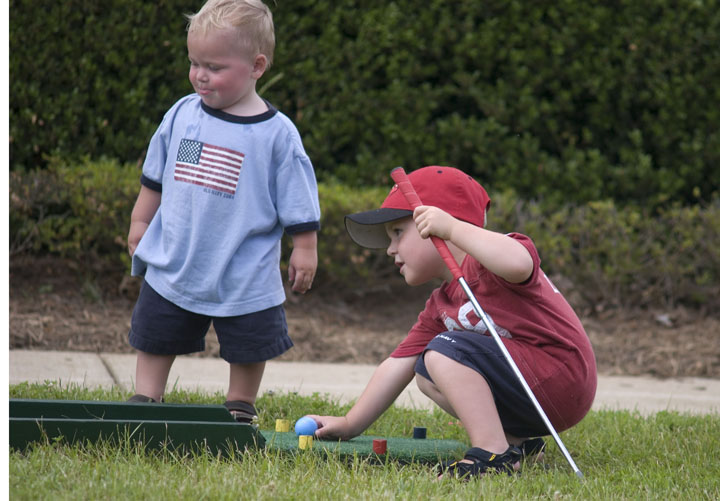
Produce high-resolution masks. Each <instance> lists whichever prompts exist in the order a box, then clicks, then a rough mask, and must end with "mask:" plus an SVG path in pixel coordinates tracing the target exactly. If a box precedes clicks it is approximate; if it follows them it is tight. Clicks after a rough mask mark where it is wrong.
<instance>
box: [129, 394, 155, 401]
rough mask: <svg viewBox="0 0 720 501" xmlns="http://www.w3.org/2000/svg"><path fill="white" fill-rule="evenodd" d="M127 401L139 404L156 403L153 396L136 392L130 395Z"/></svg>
mask: <svg viewBox="0 0 720 501" xmlns="http://www.w3.org/2000/svg"><path fill="white" fill-rule="evenodd" d="M127 401H128V402H134V403H141V404H149V403H157V400H155V399H154V398H151V397H148V396H146V395H141V394H139V393H136V394H135V395H133V396H132V397H130V398H128V399H127Z"/></svg>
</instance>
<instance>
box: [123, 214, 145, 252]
mask: <svg viewBox="0 0 720 501" xmlns="http://www.w3.org/2000/svg"><path fill="white" fill-rule="evenodd" d="M147 228H148V224H147V223H142V222H134V223H130V231H129V233H128V239H127V243H128V253H129V254H130V255H131V256H132V255H133V254H135V249H137V246H138V244H139V243H140V239H141V238H142V236H143V235H144V234H145V231H146V230H147Z"/></svg>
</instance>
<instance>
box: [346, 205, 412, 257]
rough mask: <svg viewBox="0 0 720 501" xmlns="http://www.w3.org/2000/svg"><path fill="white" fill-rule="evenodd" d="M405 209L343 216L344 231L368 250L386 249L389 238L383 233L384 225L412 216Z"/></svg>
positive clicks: (378, 210)
mask: <svg viewBox="0 0 720 501" xmlns="http://www.w3.org/2000/svg"><path fill="white" fill-rule="evenodd" d="M412 214H413V213H412V211H410V210H405V209H375V210H369V211H366V212H358V213H356V214H350V215H348V216H345V229H346V230H347V232H348V234H349V235H350V238H352V239H353V241H354V242H355V243H356V244H358V245H360V246H362V247H367V248H368V249H386V248H387V246H388V245H389V244H390V237H388V234H387V232H386V231H385V223H389V222H391V221H396V220H398V219H402V218H404V217H409V216H412Z"/></svg>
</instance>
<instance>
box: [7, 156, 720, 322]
mask: <svg viewBox="0 0 720 501" xmlns="http://www.w3.org/2000/svg"><path fill="white" fill-rule="evenodd" d="M139 174H140V170H139V167H138V166H137V165H133V164H119V163H118V162H116V161H111V160H104V161H99V162H90V161H87V160H86V161H82V162H78V163H69V164H66V163H53V164H51V165H50V166H49V168H48V169H47V170H46V171H44V172H39V171H30V172H25V171H21V170H16V171H13V172H11V173H10V190H11V197H10V253H11V257H12V256H14V255H17V254H20V253H37V254H42V253H51V254H54V255H59V256H64V257H68V258H71V259H73V260H76V261H77V262H79V263H82V264H83V267H85V268H87V267H88V265H90V264H93V263H96V262H98V261H101V262H103V263H104V268H105V269H107V268H108V267H109V268H115V269H116V270H118V271H123V270H124V271H127V270H128V264H129V259H128V257H127V248H126V237H127V231H128V228H129V220H130V212H131V210H132V206H133V204H134V202H135V198H136V196H137V192H138V190H139ZM388 188H389V185H386V186H385V187H377V188H372V189H351V188H348V187H347V186H346V185H343V184H340V183H337V182H322V183H320V186H319V191H320V203H321V207H322V210H323V215H322V221H321V224H322V230H321V232H320V238H319V248H318V252H319V258H320V265H319V270H318V277H317V279H316V282H315V288H321V287H326V288H330V287H334V288H340V289H342V288H345V289H344V290H349V289H351V288H361V287H368V286H370V285H372V284H377V283H382V282H383V281H384V280H387V279H389V278H391V277H397V270H396V268H395V266H394V264H393V263H392V261H391V260H390V259H389V258H388V257H387V256H386V255H385V252H384V251H369V250H367V249H362V248H360V247H359V246H357V245H355V244H354V243H352V241H351V240H350V238H349V237H348V236H347V233H346V231H345V228H344V222H343V219H344V216H345V215H346V214H349V213H351V212H356V211H362V210H368V209H371V208H376V207H377V206H378V205H379V204H380V202H381V201H382V200H383V198H384V197H385V195H386V194H387V189H388ZM488 188H489V190H490V194H491V196H492V199H493V202H492V206H491V210H490V213H489V218H488V219H489V224H488V226H489V228H490V229H493V230H496V231H502V232H509V231H519V232H522V233H526V234H527V235H529V236H530V237H532V238H533V240H534V241H535V243H536V245H537V247H538V250H539V252H540V256H541V258H542V260H543V268H544V269H545V271H546V272H547V273H548V275H550V276H551V277H552V278H553V279H554V280H555V281H556V282H557V284H558V285H559V286H560V288H561V289H562V290H563V291H564V292H566V293H567V294H568V296H569V297H570V298H571V301H572V302H573V304H574V305H575V306H577V307H578V308H586V309H602V308H612V307H674V306H678V305H687V306H693V307H702V308H706V309H708V310H712V309H713V308H714V309H717V308H719V307H720V285H719V284H720V198H717V199H715V200H714V201H713V202H712V203H711V204H707V205H703V206H700V205H696V206H693V207H680V206H672V207H669V208H667V209H663V210H662V211H661V212H660V213H659V214H656V215H650V214H649V213H648V211H647V209H637V208H633V207H623V208H619V207H617V206H616V205H615V204H614V203H612V202H602V203H591V204H588V205H584V206H574V205H566V206H565V207H563V208H561V209H559V210H558V211H556V212H552V213H547V212H545V211H544V210H543V209H541V207H540V205H539V204H537V203H528V202H523V201H522V200H521V199H519V198H518V197H517V195H515V194H514V193H513V192H511V191H500V192H497V193H496V192H495V191H494V190H493V189H492V188H491V187H488ZM287 240H288V239H286V242H285V253H284V256H285V257H286V258H287V256H288V254H287V245H289V242H288V241H287ZM95 268H102V267H101V266H95Z"/></svg>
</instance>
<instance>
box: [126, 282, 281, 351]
mask: <svg viewBox="0 0 720 501" xmlns="http://www.w3.org/2000/svg"><path fill="white" fill-rule="evenodd" d="M210 322H212V324H213V326H214V327H215V333H216V334H217V338H218V341H219V342H220V357H221V358H222V359H223V360H225V361H227V362H229V363H231V364H248V363H255V362H264V361H265V360H270V359H271V358H275V357H277V356H278V355H281V354H282V353H284V352H286V351H287V350H289V349H290V348H291V347H292V346H293V343H292V340H291V339H290V337H289V336H288V332H287V322H286V320H285V310H284V309H283V307H282V305H279V306H274V307H272V308H269V309H267V310H263V311H258V312H254V313H248V314H247V315H239V316H235V317H210V316H207V315H201V314H199V313H193V312H191V311H188V310H185V309H183V308H180V307H179V306H177V305H176V304H174V303H172V302H170V301H168V300H167V299H165V298H164V297H162V296H161V295H160V294H158V293H157V292H155V291H154V290H153V288H152V287H150V286H149V285H148V284H147V283H146V282H143V284H142V287H141V288H140V295H139V296H138V300H137V303H136V304H135V309H134V310H133V314H132V321H131V325H130V333H129V334H128V338H129V341H130V345H131V346H132V347H133V348H135V349H137V350H140V351H142V352H145V353H152V354H155V355H184V354H188V353H194V352H198V351H203V350H204V349H205V335H206V334H207V331H208V329H209V328H210Z"/></svg>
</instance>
